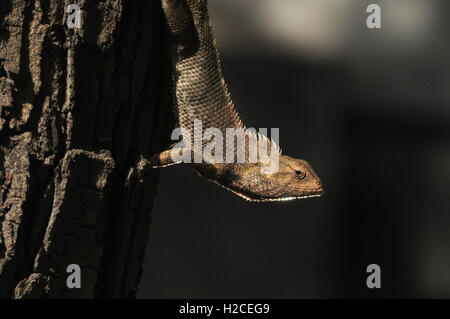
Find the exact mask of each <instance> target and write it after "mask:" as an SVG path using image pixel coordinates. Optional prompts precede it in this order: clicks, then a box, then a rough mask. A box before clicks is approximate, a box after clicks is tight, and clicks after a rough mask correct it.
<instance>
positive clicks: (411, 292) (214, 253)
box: [138, 0, 450, 298]
mask: <svg viewBox="0 0 450 319" xmlns="http://www.w3.org/2000/svg"><path fill="white" fill-rule="evenodd" d="M370 3H378V4H379V5H380V7H381V23H382V28H381V29H368V28H367V26H366V19H367V17H368V16H369V13H367V12H366V8H367V6H368V5H369V4H370ZM210 14H211V17H212V24H213V27H214V29H215V34H216V38H217V42H218V45H219V49H220V51H221V57H222V65H223V73H224V76H225V79H226V80H227V83H228V85H229V87H230V91H231V94H232V97H233V99H234V102H235V104H236V107H237V109H238V111H239V112H240V113H241V117H242V119H243V120H244V122H245V123H246V124H247V126H249V127H255V128H261V127H268V128H270V127H278V128H280V144H281V146H282V148H283V152H284V153H285V154H289V155H291V156H295V157H301V158H304V159H306V160H308V161H310V162H311V163H312V165H313V167H314V168H315V170H316V172H317V173H318V174H319V176H320V177H321V178H322V180H323V182H324V184H325V187H326V194H325V195H324V196H323V197H321V198H318V199H317V198H314V199H307V200H300V201H293V202H286V203H264V204H255V203H248V202H246V201H244V200H242V199H241V198H239V197H237V196H235V195H233V194H232V193H231V192H227V191H224V190H223V189H221V188H219V187H217V186H216V185H214V184H212V183H210V182H207V181H205V180H203V179H201V178H199V177H198V176H197V175H196V173H195V172H194V171H192V170H191V169H190V168H188V167H183V166H180V167H171V168H167V169H164V170H162V171H161V181H160V186H159V193H160V194H159V196H158V198H157V201H156V204H155V208H154V211H153V224H152V229H151V238H150V242H149V245H148V251H147V256H146V264H145V269H144V274H143V278H142V282H141V286H140V290H139V292H138V297H141V298H320V297H342V298H345V297H357V298H371V297H387V298H397V297H430V298H436V297H447V298H450V91H449V89H450V37H449V36H450V32H449V31H450V1H448V0H427V1H425V0H389V1H388V0H384V1H375V0H373V1H362V0H340V1H336V0H277V1H273V0H210ZM369 264H378V265H380V267H381V289H372V290H371V289H368V288H367V287H366V278H367V276H368V274H367V273H366V267H367V266H368V265H369Z"/></svg>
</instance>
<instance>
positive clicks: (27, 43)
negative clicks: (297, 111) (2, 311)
mask: <svg viewBox="0 0 450 319" xmlns="http://www.w3.org/2000/svg"><path fill="white" fill-rule="evenodd" d="M71 3H75V4H78V5H79V7H80V8H81V10H82V11H81V21H82V23H81V27H80V28H73V29H71V28H69V27H68V26H67V24H66V19H67V18H68V16H69V15H70V13H69V14H67V13H66V12H65V11H66V8H67V6H68V5H69V4H71ZM164 30H165V28H164V19H163V15H162V10H161V7H160V2H159V1H154V0H102V1H100V0H96V1H91V0H70V1H69V0H1V2H0V185H1V188H0V298H9V297H13V298H55V297H56V298H73V297H81V298H93V297H100V298H110V297H112V298H130V297H134V296H135V293H136V290H137V286H138V284H139V280H140V277H141V273H142V264H143V258H144V253H145V247H146V242H147V239H148V234H149V227H150V213H151V208H152V204H153V198H154V197H155V192H156V184H157V180H158V174H157V172H155V171H152V170H149V171H145V172H143V171H141V170H139V168H138V166H137V163H138V161H139V158H140V156H141V155H144V156H148V155H150V154H152V153H153V152H156V151H157V150H159V149H160V148H162V147H163V145H164V144H165V143H166V142H167V137H168V136H169V135H168V132H169V128H170V127H171V124H172V118H171V115H170V96H171V95H170V63H169V61H168V54H167V41H166V38H167V36H166V33H165V31H164ZM71 264H76V265H79V267H80V269H81V288H69V287H68V285H67V282H66V281H67V279H68V276H70V275H71V272H70V271H69V272H68V266H69V265H71Z"/></svg>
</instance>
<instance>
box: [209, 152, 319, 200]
mask: <svg viewBox="0 0 450 319" xmlns="http://www.w3.org/2000/svg"><path fill="white" fill-rule="evenodd" d="M261 165H264V164H261V163H255V164H241V165H239V164H234V165H230V166H228V167H226V168H224V169H223V170H222V173H221V174H220V178H218V179H216V180H214V181H215V182H216V183H217V184H219V185H221V186H222V187H225V188H227V189H228V190H230V191H232V192H234V193H235V194H237V195H239V196H241V197H243V198H245V199H246V200H249V201H261V202H267V201H288V200H293V199H301V198H308V197H319V196H321V195H323V193H324V188H323V186H322V182H321V180H320V178H319V177H318V176H317V175H316V173H315V172H314V170H313V168H312V167H311V165H310V164H309V163H308V162H307V161H305V160H302V159H294V158H292V157H290V156H286V155H280V157H279V165H278V170H277V171H276V172H273V173H271V174H266V173H264V172H263V170H261Z"/></svg>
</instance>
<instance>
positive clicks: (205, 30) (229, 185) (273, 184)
mask: <svg viewBox="0 0 450 319" xmlns="http://www.w3.org/2000/svg"><path fill="white" fill-rule="evenodd" d="M162 7H163V10H164V13H165V15H166V18H167V24H168V28H169V32H170V35H171V38H172V41H171V42H172V50H171V51H172V52H171V57H172V63H173V65H174V86H175V94H176V96H175V103H176V105H175V114H176V116H177V117H178V121H179V125H180V127H181V128H184V129H186V130H187V131H188V132H189V133H190V136H191V137H192V138H191V139H190V140H191V145H190V149H192V151H193V152H192V154H194V153H195V152H201V150H202V149H203V147H204V146H205V143H206V142H203V144H200V145H201V147H202V149H199V146H200V145H194V144H193V140H194V119H197V120H201V121H202V125H203V132H204V130H205V129H207V128H211V127H215V128H218V129H220V131H221V132H222V134H223V136H226V134H225V130H226V128H242V129H246V127H245V125H244V124H243V123H242V121H241V119H240V118H239V116H238V113H237V111H236V109H235V108H234V105H233V102H232V101H231V98H230V95H229V92H228V89H227V86H226V84H225V81H224V79H223V76H222V71H221V67H220V59H219V54H218V51H217V47H216V43H215V39H214V36H213V33H212V29H211V25H210V21H209V15H208V10H207V1H206V0H162ZM257 138H258V142H261V141H268V139H267V138H266V137H264V136H262V135H259V134H258V135H257ZM248 141H249V140H248V139H246V144H245V147H244V148H243V149H242V147H241V149H239V148H238V147H237V145H236V146H235V147H234V154H236V155H237V154H238V153H240V152H246V151H247V152H248ZM270 149H273V150H274V151H277V152H278V151H279V149H278V146H277V145H275V144H274V143H273V142H270V141H269V150H270ZM170 151H171V150H167V151H165V152H162V153H161V154H158V155H156V156H154V157H152V158H151V159H150V160H149V161H147V160H144V162H145V164H149V165H151V166H153V167H162V166H168V165H172V164H175V163H173V162H172V159H171V156H170ZM279 152H280V155H279V164H278V170H277V171H276V172H272V173H271V174H267V173H263V172H262V170H261V168H262V167H264V165H269V164H268V163H266V164H264V163H262V162H256V163H250V162H249V160H248V157H246V159H245V162H244V163H231V164H227V163H223V164H222V163H216V162H214V161H211V160H207V159H205V158H203V161H202V162H201V163H197V164H194V163H192V164H188V165H191V166H192V167H193V169H194V170H196V171H197V172H198V173H199V174H200V175H201V176H202V177H204V178H206V179H208V180H211V181H213V182H215V183H217V184H219V185H220V186H222V187H224V188H226V189H228V190H230V191H232V192H234V193H236V194H237V195H239V196H241V197H243V198H245V199H247V200H250V201H282V200H291V199H298V198H307V197H316V196H321V195H322V194H323V192H324V190H323V187H322V184H321V181H320V179H319V178H318V177H317V175H316V174H315V173H314V171H313V169H312V167H311V165H310V164H309V163H308V162H306V161H304V160H302V159H294V158H292V157H289V156H286V155H281V151H279ZM224 154H225V149H224ZM244 154H245V153H244Z"/></svg>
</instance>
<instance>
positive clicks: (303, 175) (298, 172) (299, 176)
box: [295, 170, 306, 179]
mask: <svg viewBox="0 0 450 319" xmlns="http://www.w3.org/2000/svg"><path fill="white" fill-rule="evenodd" d="M295 176H296V177H297V178H299V179H304V178H305V177H306V174H305V173H304V172H302V171H300V170H295Z"/></svg>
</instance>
